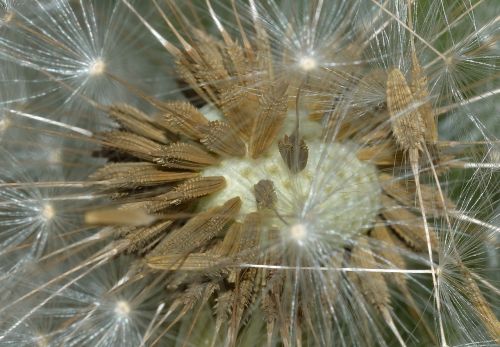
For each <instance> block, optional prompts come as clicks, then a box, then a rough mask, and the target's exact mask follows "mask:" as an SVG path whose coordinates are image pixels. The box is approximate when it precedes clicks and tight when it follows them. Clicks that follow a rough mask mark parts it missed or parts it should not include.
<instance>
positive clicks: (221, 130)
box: [200, 120, 246, 157]
mask: <svg viewBox="0 0 500 347" xmlns="http://www.w3.org/2000/svg"><path fill="white" fill-rule="evenodd" d="M204 133H205V134H204V135H203V137H202V138H201V139H200V142H201V143H203V145H205V147H207V148H208V150H210V151H211V152H214V153H217V154H219V155H221V156H234V157H242V156H244V155H245V154H246V146H245V143H244V142H243V141H242V140H241V139H240V138H239V137H238V135H237V134H236V133H235V131H234V130H233V128H232V127H231V126H230V125H229V124H228V123H227V122H224V121H218V120H216V121H212V122H209V123H208V125H207V126H206V127H204Z"/></svg>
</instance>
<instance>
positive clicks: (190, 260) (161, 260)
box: [146, 252, 221, 271]
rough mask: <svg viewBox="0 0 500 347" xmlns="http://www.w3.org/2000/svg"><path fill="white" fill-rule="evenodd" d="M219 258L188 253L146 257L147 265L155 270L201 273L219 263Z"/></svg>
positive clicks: (211, 255) (208, 254)
mask: <svg viewBox="0 0 500 347" xmlns="http://www.w3.org/2000/svg"><path fill="white" fill-rule="evenodd" d="M220 261H221V257H220V256H219V255H217V254H213V253H209V252H204V253H189V254H188V255H187V256H185V255H184V254H176V253H171V254H165V255H158V256H153V257H148V259H147V262H146V263H147V265H148V266H149V267H150V268H152V269H157V270H168V271H171V270H183V271H202V270H206V269H209V268H213V267H215V266H216V265H218V263H220Z"/></svg>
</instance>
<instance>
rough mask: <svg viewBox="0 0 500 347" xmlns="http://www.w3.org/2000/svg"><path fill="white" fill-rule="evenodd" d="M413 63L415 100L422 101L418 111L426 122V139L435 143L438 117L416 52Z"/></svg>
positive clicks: (412, 85)
mask: <svg viewBox="0 0 500 347" xmlns="http://www.w3.org/2000/svg"><path fill="white" fill-rule="evenodd" d="M412 65H413V66H412V71H411V77H412V81H411V85H410V88H411V91H412V93H413V96H414V98H415V100H416V101H417V102H418V103H421V105H420V106H419V107H418V112H420V115H421V116H422V120H423V121H424V124H425V129H426V132H425V133H424V136H425V140H426V141H427V142H428V143H431V144H435V143H436V142H437V140H438V129H437V124H436V117H435V116H434V111H433V110H432V105H431V103H430V101H429V91H428V82H427V77H426V76H425V75H424V74H423V71H422V68H421V67H420V63H419V61H418V59H417V56H416V53H415V52H412Z"/></svg>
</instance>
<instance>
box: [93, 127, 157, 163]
mask: <svg viewBox="0 0 500 347" xmlns="http://www.w3.org/2000/svg"><path fill="white" fill-rule="evenodd" d="M98 139H99V140H100V141H102V143H103V145H105V146H106V147H110V148H114V149H116V150H118V151H120V152H124V153H128V154H130V155H132V156H134V157H136V158H139V159H144V160H147V161H154V160H155V158H156V156H157V153H158V152H159V151H161V149H162V145H160V144H159V143H157V142H155V141H152V140H150V139H147V138H145V137H143V136H140V135H136V134H133V133H130V132H126V131H108V132H105V133H101V134H99V135H98Z"/></svg>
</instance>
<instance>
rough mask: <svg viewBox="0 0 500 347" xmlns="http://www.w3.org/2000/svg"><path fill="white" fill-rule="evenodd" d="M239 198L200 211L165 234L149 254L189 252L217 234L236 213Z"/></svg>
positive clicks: (238, 207) (239, 201)
mask: <svg viewBox="0 0 500 347" xmlns="http://www.w3.org/2000/svg"><path fill="white" fill-rule="evenodd" d="M240 207H241V199H240V198H239V197H235V198H233V199H231V200H228V201H227V202H226V203H225V204H224V205H222V206H219V207H215V208H212V209H210V210H208V211H205V212H201V213H199V214H197V215H196V216H194V217H193V218H191V219H190V220H189V221H188V222H187V223H186V224H185V225H184V226H182V227H181V228H179V229H176V230H174V231H172V232H171V233H169V234H168V235H166V236H165V238H164V239H163V240H162V241H161V242H160V244H159V245H158V246H157V247H156V248H155V249H154V250H153V252H152V254H151V255H163V254H170V253H176V254H185V255H187V254H189V253H190V252H193V251H195V250H196V249H198V248H200V247H201V246H203V245H204V244H205V243H206V242H207V241H209V240H211V239H213V238H214V237H215V236H217V235H218V234H219V233H220V232H221V231H222V229H223V228H224V226H225V225H226V224H227V223H229V222H230V221H231V220H233V219H234V217H235V216H236V215H237V213H238V211H239V209H240Z"/></svg>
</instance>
